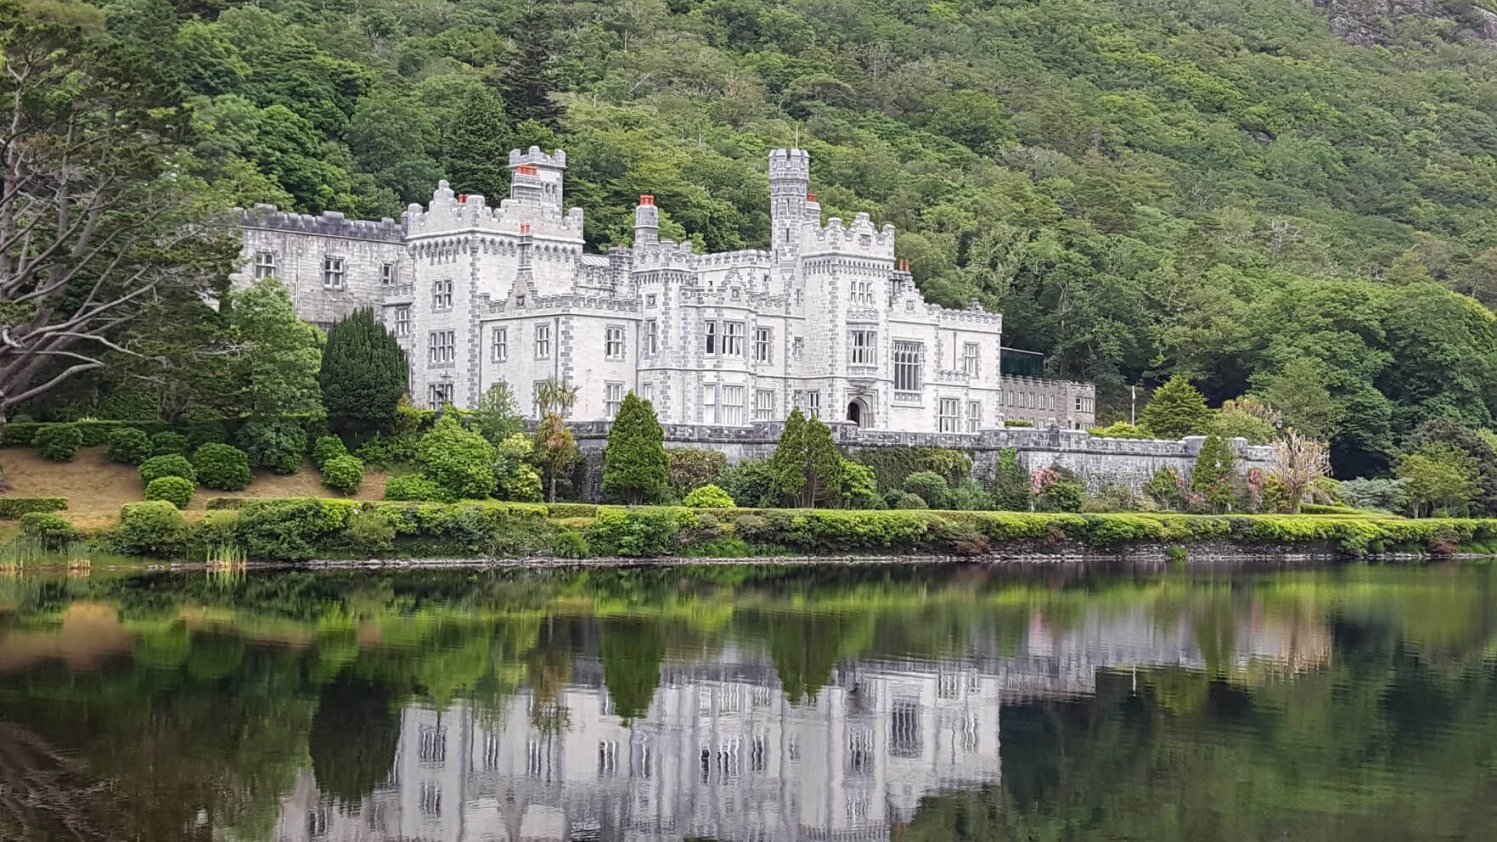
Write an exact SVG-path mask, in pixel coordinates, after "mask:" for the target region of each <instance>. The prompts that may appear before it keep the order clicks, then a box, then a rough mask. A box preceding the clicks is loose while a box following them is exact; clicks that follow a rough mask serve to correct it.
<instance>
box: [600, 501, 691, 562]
mask: <svg viewBox="0 0 1497 842" xmlns="http://www.w3.org/2000/svg"><path fill="white" fill-rule="evenodd" d="M696 522H697V519H696V514H695V513H694V512H692V511H691V510H690V509H683V508H677V507H674V506H659V507H652V508H642V509H628V510H619V509H602V510H600V511H599V512H598V517H597V519H596V520H594V521H593V525H592V526H590V527H589V528H588V530H587V533H586V535H585V537H586V538H587V542H588V545H589V546H591V547H592V548H593V549H594V550H595V551H596V552H597V553H599V554H600V555H603V556H623V557H626V558H652V557H657V556H669V555H674V554H675V553H676V552H677V550H679V549H680V546H681V541H680V533H681V531H682V530H683V529H689V528H691V527H693V526H695V525H696Z"/></svg>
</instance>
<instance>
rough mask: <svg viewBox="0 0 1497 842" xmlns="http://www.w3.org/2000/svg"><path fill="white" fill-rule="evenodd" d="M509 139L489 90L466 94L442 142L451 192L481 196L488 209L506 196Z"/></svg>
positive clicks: (501, 104) (500, 105)
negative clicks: (489, 205)
mask: <svg viewBox="0 0 1497 842" xmlns="http://www.w3.org/2000/svg"><path fill="white" fill-rule="evenodd" d="M510 135H511V131H510V125H509V120H507V119H506V118H505V116H504V102H503V101H501V100H500V99H499V97H498V96H497V95H495V94H494V92H493V91H490V90H485V89H479V90H475V91H472V92H470V93H469V94H468V96H467V97H465V98H464V102H463V104H462V106H461V107H460V108H459V109H458V111H457V116H456V117H455V118H454V119H453V123H452V125H450V126H447V127H446V132H445V134H444V136H443V141H442V161H443V164H444V165H445V166H446V170H447V180H448V181H449V182H451V184H452V189H453V190H454V191H456V192H458V193H479V194H482V195H483V196H484V197H485V198H486V199H487V200H488V201H489V203H490V204H492V205H497V204H498V203H499V201H500V200H501V199H503V198H504V197H505V196H506V195H508V193H509V150H510V148H511V147H510Z"/></svg>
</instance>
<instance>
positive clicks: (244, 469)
mask: <svg viewBox="0 0 1497 842" xmlns="http://www.w3.org/2000/svg"><path fill="white" fill-rule="evenodd" d="M192 467H193V469H194V470H196V471H197V475H198V481H199V482H201V483H202V484H203V486H204V487H205V488H213V489H217V490H219V491H238V490H239V489H241V488H244V487H245V486H247V485H249V484H250V480H252V479H254V474H253V473H251V472H250V463H249V456H248V455H247V454H246V453H245V452H244V451H242V450H240V449H239V448H237V447H235V446H234V445H232V444H205V445H203V446H202V447H200V448H198V449H197V452H196V453H194V454H193V455H192Z"/></svg>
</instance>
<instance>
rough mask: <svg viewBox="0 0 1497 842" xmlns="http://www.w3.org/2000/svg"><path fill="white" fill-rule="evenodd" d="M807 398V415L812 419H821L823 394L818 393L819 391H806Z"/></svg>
mask: <svg viewBox="0 0 1497 842" xmlns="http://www.w3.org/2000/svg"><path fill="white" fill-rule="evenodd" d="M805 398H806V414H807V415H809V416H810V417H812V418H820V417H821V392H820V391H818V390H816V389H807V390H806V394H805Z"/></svg>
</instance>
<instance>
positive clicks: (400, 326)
mask: <svg viewBox="0 0 1497 842" xmlns="http://www.w3.org/2000/svg"><path fill="white" fill-rule="evenodd" d="M395 335H396V336H410V335H411V308H410V307H408V306H402V307H396V308H395Z"/></svg>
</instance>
